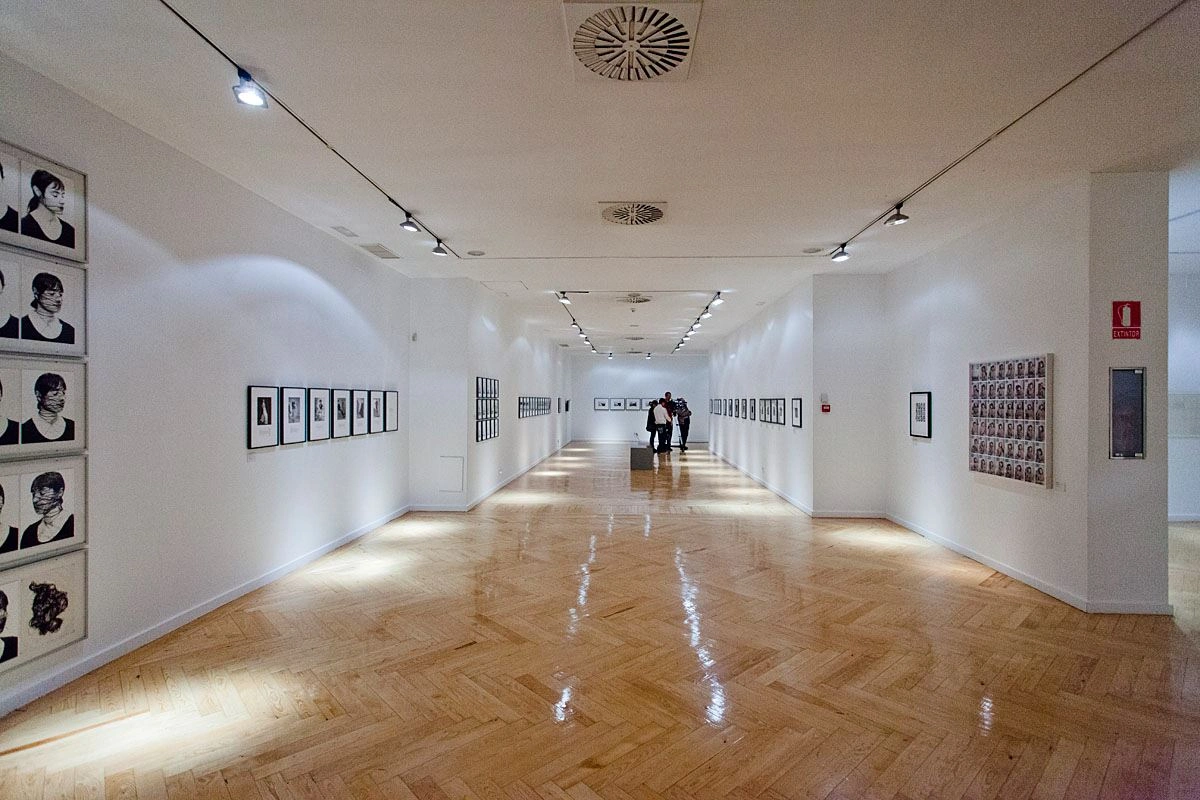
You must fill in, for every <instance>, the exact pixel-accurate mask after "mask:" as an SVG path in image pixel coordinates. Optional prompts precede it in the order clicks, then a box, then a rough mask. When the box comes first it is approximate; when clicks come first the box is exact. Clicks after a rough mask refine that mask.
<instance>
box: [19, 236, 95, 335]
mask: <svg viewBox="0 0 1200 800" xmlns="http://www.w3.org/2000/svg"><path fill="white" fill-rule="evenodd" d="M85 285H86V272H85V271H84V270H83V269H82V268H81V267H78V266H74V265H70V264H61V263H58V262H55V261H48V260H46V259H45V258H39V257H35V256H33V255H25V254H24V253H16V252H9V251H7V250H0V349H4V350H11V351H13V352H17V353H39V354H44V355H59V356H82V355H83V354H84V352H85V350H86V341H85V332H86V329H85V317H86V315H85V313H84V307H85V301H84V287H85Z"/></svg>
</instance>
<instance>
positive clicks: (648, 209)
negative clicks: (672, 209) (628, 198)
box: [600, 202, 663, 225]
mask: <svg viewBox="0 0 1200 800" xmlns="http://www.w3.org/2000/svg"><path fill="white" fill-rule="evenodd" d="M661 205H663V204H658V205H656V204H654V203H641V202H638V203H612V204H611V205H607V206H605V207H604V209H603V210H602V211H601V212H600V216H601V217H603V218H604V220H605V222H611V223H613V224H615V225H649V224H650V223H652V222H658V221H659V220H661V219H662V218H663V210H662V208H661V207H660V206H661Z"/></svg>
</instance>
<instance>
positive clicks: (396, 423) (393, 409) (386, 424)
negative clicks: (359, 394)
mask: <svg viewBox="0 0 1200 800" xmlns="http://www.w3.org/2000/svg"><path fill="white" fill-rule="evenodd" d="M383 429H384V430H385V431H388V432H391V431H398V430H400V392H398V391H396V390H395V389H389V390H387V391H385V392H384V393H383Z"/></svg>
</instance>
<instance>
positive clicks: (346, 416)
mask: <svg viewBox="0 0 1200 800" xmlns="http://www.w3.org/2000/svg"><path fill="white" fill-rule="evenodd" d="M331 394H332V395H333V401H332V403H331V405H330V415H331V421H332V424H333V430H332V435H333V438H334V439H342V438H345V437H347V436H349V435H350V417H351V412H350V390H349V389H334V390H333V392H331Z"/></svg>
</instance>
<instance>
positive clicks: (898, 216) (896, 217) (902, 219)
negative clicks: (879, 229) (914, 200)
mask: <svg viewBox="0 0 1200 800" xmlns="http://www.w3.org/2000/svg"><path fill="white" fill-rule="evenodd" d="M903 205H904V203H896V210H895V211H893V212H892V215H891V216H890V217H888V218H887V219H885V220H884V221H883V224H884V225H903V224H904V223H906V222H908V215H907V214H903V213H901V212H900V208H901V207H902V206H903Z"/></svg>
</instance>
